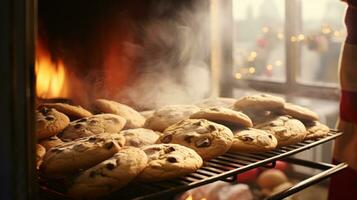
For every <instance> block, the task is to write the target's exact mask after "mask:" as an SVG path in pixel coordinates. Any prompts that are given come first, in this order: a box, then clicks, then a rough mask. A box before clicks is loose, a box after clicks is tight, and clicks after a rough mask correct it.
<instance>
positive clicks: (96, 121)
mask: <svg viewBox="0 0 357 200" xmlns="http://www.w3.org/2000/svg"><path fill="white" fill-rule="evenodd" d="M98 122H99V121H98V120H95V119H92V120H90V121H89V124H91V125H94V124H97V123H98Z"/></svg>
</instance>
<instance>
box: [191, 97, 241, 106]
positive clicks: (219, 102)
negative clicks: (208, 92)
mask: <svg viewBox="0 0 357 200" xmlns="http://www.w3.org/2000/svg"><path fill="white" fill-rule="evenodd" d="M236 101H237V100H236V99H234V98H226V97H217V98H209V99H203V100H201V101H200V102H198V103H196V104H195V105H197V106H198V107H200V108H210V107H224V108H233V105H234V103H235V102H236Z"/></svg>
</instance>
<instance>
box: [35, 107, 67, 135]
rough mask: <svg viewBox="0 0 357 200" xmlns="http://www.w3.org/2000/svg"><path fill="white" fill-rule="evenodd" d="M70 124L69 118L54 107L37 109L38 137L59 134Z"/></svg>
mask: <svg viewBox="0 0 357 200" xmlns="http://www.w3.org/2000/svg"><path fill="white" fill-rule="evenodd" d="M68 124H69V118H68V117H67V116H66V115H65V114H63V113H60V112H58V111H57V110H55V109H53V108H46V107H42V108H41V109H40V110H36V135H37V138H38V139H43V138H48V137H51V136H53V135H57V134H58V133H60V132H61V131H62V130H63V129H65V128H66V127H67V126H68Z"/></svg>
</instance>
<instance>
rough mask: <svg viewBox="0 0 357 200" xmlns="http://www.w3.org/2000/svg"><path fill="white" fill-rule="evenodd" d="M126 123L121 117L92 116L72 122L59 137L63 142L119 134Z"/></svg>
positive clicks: (110, 115) (111, 115) (107, 115)
mask: <svg viewBox="0 0 357 200" xmlns="http://www.w3.org/2000/svg"><path fill="white" fill-rule="evenodd" d="M125 123H126V120H125V119H124V118H123V117H120V116H119V115H114V114H98V115H92V116H90V117H85V118H82V119H77V120H76V121H72V122H71V123H70V124H69V125H68V127H67V128H66V129H65V130H64V131H63V132H62V133H61V134H59V135H58V137H60V138H61V139H62V140H63V141H68V140H74V139H78V138H81V137H86V136H90V135H98V134H102V133H118V132H119V131H120V130H121V129H123V127H124V125H125Z"/></svg>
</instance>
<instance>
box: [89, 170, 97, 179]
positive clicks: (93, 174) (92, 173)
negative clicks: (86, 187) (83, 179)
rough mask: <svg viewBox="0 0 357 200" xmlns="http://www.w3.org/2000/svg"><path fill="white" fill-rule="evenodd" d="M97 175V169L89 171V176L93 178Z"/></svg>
mask: <svg viewBox="0 0 357 200" xmlns="http://www.w3.org/2000/svg"><path fill="white" fill-rule="evenodd" d="M95 175H97V173H96V172H95V171H91V172H90V173H89V177H91V178H93V177H95Z"/></svg>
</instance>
